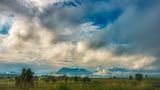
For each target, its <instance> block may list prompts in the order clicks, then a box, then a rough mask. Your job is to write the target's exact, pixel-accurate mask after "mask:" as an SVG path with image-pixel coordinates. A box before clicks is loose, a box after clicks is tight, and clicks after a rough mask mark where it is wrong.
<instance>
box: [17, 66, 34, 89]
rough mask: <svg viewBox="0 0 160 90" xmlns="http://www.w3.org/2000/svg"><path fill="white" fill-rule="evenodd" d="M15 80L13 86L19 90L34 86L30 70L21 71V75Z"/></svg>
mask: <svg viewBox="0 0 160 90" xmlns="http://www.w3.org/2000/svg"><path fill="white" fill-rule="evenodd" d="M15 79H16V83H15V85H16V86H17V87H18V88H21V90H28V89H29V88H31V87H33V86H34V80H33V72H32V71H31V69H27V70H26V69H25V68H24V69H22V72H21V75H20V76H19V77H16V78H15Z"/></svg>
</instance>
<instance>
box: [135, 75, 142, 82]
mask: <svg viewBox="0 0 160 90" xmlns="http://www.w3.org/2000/svg"><path fill="white" fill-rule="evenodd" d="M135 79H136V80H138V81H142V80H143V75H142V74H139V73H138V74H135Z"/></svg>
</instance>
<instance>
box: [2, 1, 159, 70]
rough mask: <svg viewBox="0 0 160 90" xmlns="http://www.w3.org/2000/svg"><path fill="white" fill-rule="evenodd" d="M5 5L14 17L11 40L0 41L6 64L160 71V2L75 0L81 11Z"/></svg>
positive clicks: (68, 7) (27, 3) (29, 3)
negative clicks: (39, 63)
mask: <svg viewBox="0 0 160 90" xmlns="http://www.w3.org/2000/svg"><path fill="white" fill-rule="evenodd" d="M70 1H71V0H69V1H68V0H67V1H65V2H70ZM0 2H1V3H0V11H2V12H3V13H2V15H6V14H9V15H10V14H14V21H13V24H12V25H11V27H10V29H9V35H8V36H0V61H1V62H2V61H6V62H12V63H14V62H23V63H28V62H31V61H32V62H47V63H48V64H50V65H52V66H53V67H62V66H85V67H97V66H99V65H101V66H119V67H126V68H132V69H142V68H143V69H156V68H158V65H156V64H155V62H159V60H158V59H159V57H158V56H159V54H158V51H159V43H158V39H159V38H160V37H159V35H158V33H159V28H160V27H159V25H158V23H159V21H160V20H159V19H158V16H159V14H160V13H159V6H158V5H159V2H158V1H156V0H155V1H153V2H151V1H148V0H147V2H145V1H144V0H142V1H137V0H132V1H131V0H123V1H121V0H117V1H113V0H101V1H99V0H94V1H91V0H86V1H83V0H80V1H77V0H74V2H73V3H76V6H75V5H72V4H71V5H68V4H65V5H64V3H63V2H64V1H51V0H48V1H47V2H46V1H45V2H44V1H42V0H41V1H38V0H24V1H20V0H12V1H9V0H2V1H0ZM57 2H60V3H58V5H59V4H62V6H63V7H57V6H56V5H57ZM11 3H12V4H11ZM90 10H92V12H90ZM103 20H104V21H103ZM3 22H4V21H3ZM146 33H147V34H146ZM102 73H103V71H102Z"/></svg>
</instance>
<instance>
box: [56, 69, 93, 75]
mask: <svg viewBox="0 0 160 90" xmlns="http://www.w3.org/2000/svg"><path fill="white" fill-rule="evenodd" d="M56 74H58V75H67V76H89V75H92V72H91V71H88V70H86V69H83V68H66V67H64V68H61V69H60V70H59V71H57V72H56Z"/></svg>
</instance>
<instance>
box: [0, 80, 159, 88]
mask: <svg viewBox="0 0 160 90" xmlns="http://www.w3.org/2000/svg"><path fill="white" fill-rule="evenodd" d="M0 90H22V89H20V88H17V87H16V86H15V80H14V79H1V80H0ZM28 90H160V79H144V80H142V81H141V82H139V81H137V80H135V79H133V80H129V79H92V81H89V82H83V81H78V82H75V81H73V80H68V81H67V82H66V81H65V80H58V81H55V82H46V81H44V80H38V81H37V82H35V83H34V87H32V88H30V89H28Z"/></svg>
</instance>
